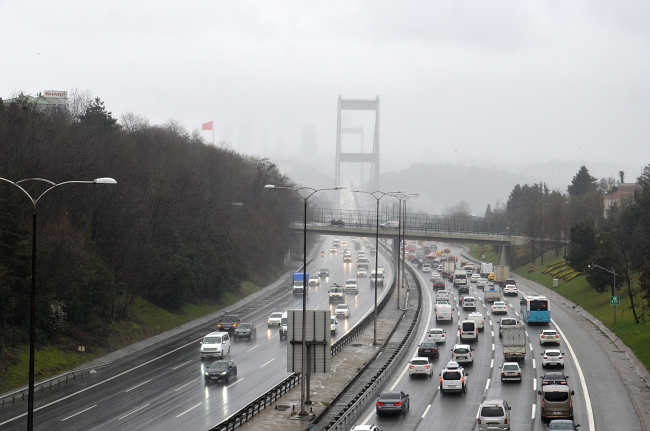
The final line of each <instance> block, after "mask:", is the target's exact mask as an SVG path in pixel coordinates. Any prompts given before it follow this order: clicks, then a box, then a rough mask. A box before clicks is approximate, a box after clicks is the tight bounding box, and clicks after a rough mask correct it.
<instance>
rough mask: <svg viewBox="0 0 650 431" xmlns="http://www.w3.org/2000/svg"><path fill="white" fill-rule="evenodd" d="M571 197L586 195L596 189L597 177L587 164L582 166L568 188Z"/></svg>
mask: <svg viewBox="0 0 650 431" xmlns="http://www.w3.org/2000/svg"><path fill="white" fill-rule="evenodd" d="M567 191H568V192H569V195H570V196H571V197H577V196H584V195H586V194H588V193H593V192H594V191H596V178H594V177H592V176H591V174H590V173H589V170H588V169H587V167H586V166H585V165H582V166H581V167H580V170H578V173H577V174H576V175H575V176H574V177H573V180H572V181H571V184H570V185H569V187H568V188H567Z"/></svg>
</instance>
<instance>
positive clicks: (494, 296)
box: [483, 286, 501, 302]
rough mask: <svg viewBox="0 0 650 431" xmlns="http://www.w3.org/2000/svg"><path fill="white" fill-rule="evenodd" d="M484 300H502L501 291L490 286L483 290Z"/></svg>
mask: <svg viewBox="0 0 650 431" xmlns="http://www.w3.org/2000/svg"><path fill="white" fill-rule="evenodd" d="M483 301H485V302H494V301H501V291H500V290H497V289H495V288H494V286H490V287H489V288H487V289H485V290H484V291H483Z"/></svg>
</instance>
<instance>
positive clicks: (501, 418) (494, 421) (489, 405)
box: [476, 400, 511, 431]
mask: <svg viewBox="0 0 650 431" xmlns="http://www.w3.org/2000/svg"><path fill="white" fill-rule="evenodd" d="M510 409H511V407H510V406H509V405H508V403H507V402H506V401H504V400H485V401H483V402H482V403H481V405H480V406H479V408H478V416H477V418H476V419H477V422H478V429H479V431H494V430H499V431H509V430H510Z"/></svg>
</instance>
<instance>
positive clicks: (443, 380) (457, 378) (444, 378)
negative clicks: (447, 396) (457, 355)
mask: <svg viewBox="0 0 650 431" xmlns="http://www.w3.org/2000/svg"><path fill="white" fill-rule="evenodd" d="M467 376H468V374H467V373H466V372H465V369H464V368H463V367H461V366H460V365H458V362H454V361H453V360H452V361H450V362H448V363H447V366H446V367H445V368H443V369H442V371H441V372H440V394H444V393H446V392H452V391H454V392H462V393H463V394H464V393H465V392H467Z"/></svg>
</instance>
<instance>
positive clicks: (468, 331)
mask: <svg viewBox="0 0 650 431" xmlns="http://www.w3.org/2000/svg"><path fill="white" fill-rule="evenodd" d="M459 329H460V330H459V334H458V338H459V339H460V341H461V343H466V342H467V341H471V340H475V341H476V342H478V325H477V324H476V322H475V321H473V320H463V321H462V322H460V327H459Z"/></svg>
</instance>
